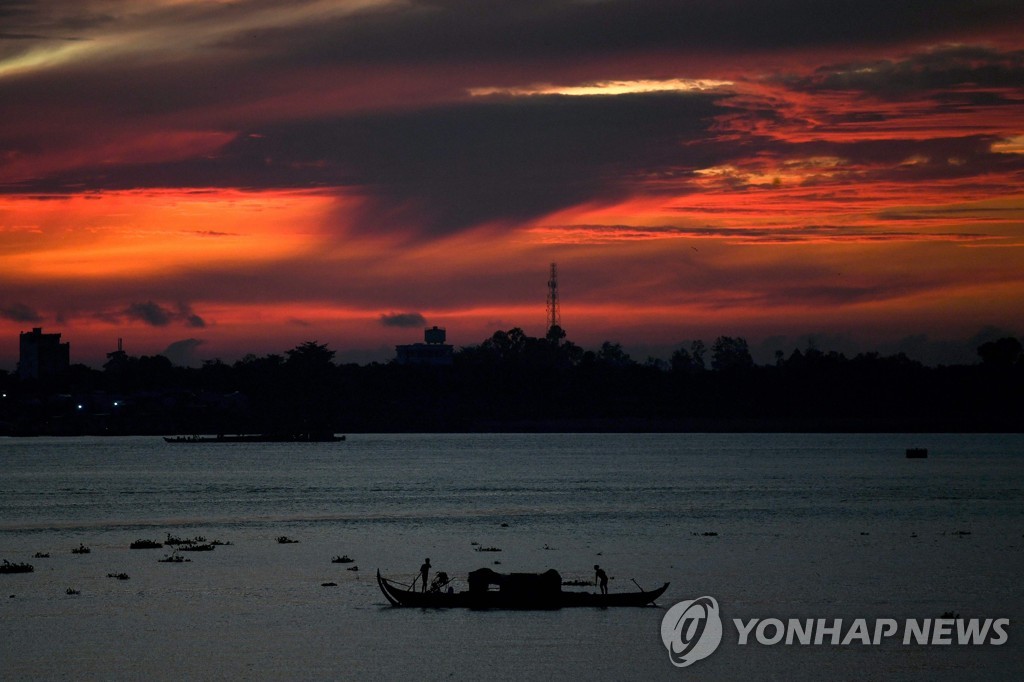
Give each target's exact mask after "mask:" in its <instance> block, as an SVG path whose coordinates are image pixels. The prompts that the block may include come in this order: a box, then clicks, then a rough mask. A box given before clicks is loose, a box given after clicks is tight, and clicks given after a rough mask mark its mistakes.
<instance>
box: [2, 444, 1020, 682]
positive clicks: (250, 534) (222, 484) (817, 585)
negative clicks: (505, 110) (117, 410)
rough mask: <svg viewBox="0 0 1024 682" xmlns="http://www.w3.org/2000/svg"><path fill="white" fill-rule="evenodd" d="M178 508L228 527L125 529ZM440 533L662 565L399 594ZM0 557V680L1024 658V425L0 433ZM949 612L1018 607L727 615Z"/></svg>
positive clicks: (489, 560)
mask: <svg viewBox="0 0 1024 682" xmlns="http://www.w3.org/2000/svg"><path fill="white" fill-rule="evenodd" d="M907 447H927V448H928V449H929V452H930V456H929V457H928V458H927V459H923V460H914V459H906V458H905V457H904V450H905V449H906V448H907ZM168 534H172V535H176V536H180V537H193V536H203V537H205V538H207V539H208V540H210V541H212V540H219V541H221V542H225V543H230V544H225V545H221V546H218V547H217V548H216V549H215V550H214V551H210V552H192V553H188V554H185V553H182V555H183V556H188V557H189V558H190V559H191V561H190V562H188V563H178V564H170V563H161V562H159V561H157V560H158V559H160V558H162V557H163V556H165V555H166V554H168V553H169V549H167V548H165V549H152V550H131V549H129V547H128V546H129V544H130V543H131V542H132V541H134V540H137V539H153V540H164V539H165V538H166V537H167V535H168ZM279 536H287V537H289V538H290V539H293V540H296V541H297V542H293V543H287V544H283V543H279V542H277V541H276V539H277V538H278V537H279ZM80 544H85V545H87V546H88V547H89V548H90V549H91V552H90V553H89V554H73V553H72V552H71V549H72V548H75V547H78V546H79V545H80ZM481 547H495V548H499V549H500V550H501V551H500V552H480V551H477V550H478V549H479V548H481ZM36 552H42V553H48V554H49V558H33V555H34V554H35V553H36ZM341 554H347V555H349V556H350V557H352V558H353V559H354V560H355V563H354V564H348V565H346V564H335V563H332V562H331V558H332V557H334V556H336V555H341ZM425 557H430V559H431V563H432V564H433V566H434V568H435V569H436V570H443V571H446V572H447V573H449V574H450V575H452V576H455V577H457V578H464V577H465V575H466V573H467V572H468V571H470V570H473V569H475V568H479V567H482V566H488V567H490V568H493V569H495V570H497V571H501V572H516V571H525V572H540V571H543V570H545V569H547V568H555V569H557V570H558V571H559V572H560V573H561V574H562V577H563V579H565V580H587V579H592V577H593V565H594V564H600V565H601V566H602V567H604V568H605V569H606V570H607V572H608V575H609V576H610V577H611V578H612V579H611V583H610V589H611V590H612V591H632V590H635V589H637V585H641V586H643V587H644V588H646V589H651V588H652V587H655V586H658V585H660V584H662V583H664V582H670V583H671V586H670V587H669V590H668V592H666V594H665V596H664V597H662V598H661V599H660V600H659V607H648V608H626V609H607V610H600V609H564V610H561V611H553V612H476V611H420V610H409V609H396V608H392V607H389V606H388V605H387V602H386V600H385V599H384V597H383V595H381V593H380V592H379V590H378V588H377V585H376V582H375V580H374V574H375V572H376V570H377V569H380V570H381V572H382V573H383V574H385V575H387V576H391V577H393V578H395V579H397V580H400V581H403V582H410V581H411V580H412V578H413V577H414V576H415V574H416V572H417V569H418V568H419V566H420V564H421V563H422V562H423V559H424V558H425ZM0 559H7V560H9V561H11V562H19V563H20V562H27V563H31V564H33V565H34V566H35V571H34V572H32V573H25V574H15V575H0V597H2V599H0V623H2V625H0V627H2V633H3V636H2V638H0V676H2V677H3V678H4V679H76V680H77V679H145V678H148V679H238V678H242V677H246V678H252V679H307V680H330V679H416V680H434V679H474V680H475V679H543V678H556V679H587V680H620V679H659V680H661V679H663V680H683V679H694V678H698V677H699V678H701V679H738V678H747V679H780V680H793V679H807V680H811V679H822V678H825V677H828V678H832V679H876V678H883V677H884V678H887V679H963V678H965V677H968V678H981V677H984V678H988V679H1020V677H1021V676H1022V675H1024V646H1022V642H1024V630H1022V629H1021V627H1020V619H1021V618H1022V617H1024V596H1022V595H1024V590H1022V589H1021V587H1020V576H1021V574H1022V569H1024V436H1022V435H1020V434H1016V435H948V434H942V435H921V434H915V435H899V434H884V435H871V434H866V435H865V434H857V435H851V434H768V435H766V434H642V435H629V434H615V435H591V434H587V435H580V434H555V435H551V434H544V435H523V434H515V435H500V434H498V435H495V434H487V435H476V434H474V435H465V434H459V435H360V434H353V435H350V436H349V437H348V440H347V441H345V442H342V443H324V444H306V443H300V444H271V443H267V444H211V445H199V444H165V443H164V442H163V441H162V439H159V438H142V437H140V438H109V439H103V438H73V439H45V438H31V439H2V440H0ZM353 566H358V568H359V570H358V571H355V570H347V569H348V568H351V567H353ZM111 573H113V574H117V573H126V574H128V575H129V579H128V580H118V579H115V578H111V577H108V574H111ZM323 583H336V585H334V586H324V585H323ZM463 585H464V583H463ZM69 588H71V589H73V590H75V591H77V592H78V594H67V590H68V589H69ZM566 589H569V588H566ZM576 589H586V588H576ZM704 595H709V596H713V597H714V598H715V599H717V601H718V603H719V605H720V608H721V615H722V618H723V620H724V622H725V635H724V636H723V639H722V644H721V645H720V646H719V648H718V650H717V651H715V652H714V653H713V654H712V655H711V656H709V657H708V658H706V659H705V660H702V661H698V662H696V663H694V664H693V665H692V667H689V668H685V669H683V668H676V667H674V666H673V665H672V663H671V662H670V660H669V657H668V653H667V650H666V648H665V646H664V645H663V643H662V639H661V621H662V618H663V616H664V615H665V612H666V609H667V608H668V607H670V606H671V605H673V604H674V603H676V602H679V601H682V600H687V599H693V598H696V597H700V596H704ZM948 612H953V613H955V614H958V615H959V616H961V617H962V618H983V619H984V618H1009V619H1010V624H1009V627H1008V628H1007V633H1008V637H1007V641H1006V643H1004V644H1002V645H999V646H996V645H992V644H984V645H976V646H971V645H958V644H953V645H946V646H941V645H939V646H927V645H919V644H916V643H911V644H903V642H902V641H900V640H899V637H895V638H889V639H885V640H883V641H882V642H881V643H880V644H879V645H877V646H875V645H864V644H863V643H853V644H849V645H846V646H841V645H830V644H827V643H826V644H824V645H820V646H799V645H790V646H787V645H785V644H779V645H775V646H768V645H763V644H758V643H756V642H753V641H751V642H750V643H748V644H747V645H744V646H741V645H739V644H738V641H737V635H736V632H735V630H734V628H733V626H732V625H731V622H732V620H733V619H736V618H739V619H743V620H747V619H750V618H779V619H781V620H783V621H785V620H786V619H788V618H801V619H805V618H827V619H830V620H831V619H834V618H842V619H844V621H845V622H847V623H849V622H852V621H853V620H854V619H857V618H864V619H868V620H869V621H870V620H871V619H880V618H893V619H897V620H900V621H902V619H907V618H915V619H925V618H939V617H941V616H942V615H943V614H944V613H948Z"/></svg>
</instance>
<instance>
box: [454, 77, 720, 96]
mask: <svg viewBox="0 0 1024 682" xmlns="http://www.w3.org/2000/svg"><path fill="white" fill-rule="evenodd" d="M731 85H733V83H732V82H731V81H725V80H715V79H711V78H670V79H667V80H635V81H623V80H612V81H598V82H594V83H584V84H582V85H551V84H538V85H531V86H525V87H482V88H470V89H469V94H470V95H472V96H474V97H486V96H488V95H509V96H514V97H528V96H533V95H565V96H567V97H597V96H602V97H611V96H615V95H633V94H646V93H654V92H706V91H715V90H723V89H725V88H728V87H729V86H731Z"/></svg>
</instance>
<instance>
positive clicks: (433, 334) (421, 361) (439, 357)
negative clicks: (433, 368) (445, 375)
mask: <svg viewBox="0 0 1024 682" xmlns="http://www.w3.org/2000/svg"><path fill="white" fill-rule="evenodd" d="M445 338H446V333H445V330H444V328H442V327H438V326H436V325H435V326H433V327H431V328H430V329H424V330H423V340H424V341H425V343H410V344H407V345H403V346H395V351H396V352H397V356H396V357H395V360H396V361H397V362H398V364H400V365H450V364H452V361H453V358H454V352H455V349H454V347H453V346H451V345H450V344H447V343H445Z"/></svg>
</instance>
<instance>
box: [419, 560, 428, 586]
mask: <svg viewBox="0 0 1024 682" xmlns="http://www.w3.org/2000/svg"><path fill="white" fill-rule="evenodd" d="M428 575H430V557H427V558H426V559H424V560H423V565H422V566H420V577H421V578H422V579H423V591H424V592H426V591H427V576H428Z"/></svg>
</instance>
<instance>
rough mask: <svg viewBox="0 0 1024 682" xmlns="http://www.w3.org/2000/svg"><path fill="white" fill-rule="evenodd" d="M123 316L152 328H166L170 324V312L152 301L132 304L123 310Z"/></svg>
mask: <svg viewBox="0 0 1024 682" xmlns="http://www.w3.org/2000/svg"><path fill="white" fill-rule="evenodd" d="M125 315H126V316H127V317H129V318H130V319H133V320H139V321H140V322H145V323H146V324H148V325H151V326H153V327H166V326H167V325H168V324H170V323H171V315H172V312H171V311H168V310H167V309H165V308H163V307H162V306H160V305H158V304H156V303H153V302H152V301H148V302H146V303H132V304H131V305H129V306H128V308H127V309H126V310H125Z"/></svg>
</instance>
